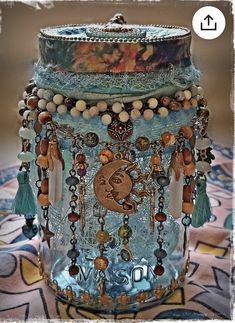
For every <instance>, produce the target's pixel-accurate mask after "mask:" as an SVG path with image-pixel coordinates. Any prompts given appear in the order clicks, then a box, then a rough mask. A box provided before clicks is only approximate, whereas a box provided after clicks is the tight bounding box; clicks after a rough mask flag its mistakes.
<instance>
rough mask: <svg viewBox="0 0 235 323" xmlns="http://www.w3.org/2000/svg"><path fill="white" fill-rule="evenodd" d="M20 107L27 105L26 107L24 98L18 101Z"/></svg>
mask: <svg viewBox="0 0 235 323" xmlns="http://www.w3.org/2000/svg"><path fill="white" fill-rule="evenodd" d="M18 107H19V108H25V107H26V104H25V102H24V100H20V101H19V102H18Z"/></svg>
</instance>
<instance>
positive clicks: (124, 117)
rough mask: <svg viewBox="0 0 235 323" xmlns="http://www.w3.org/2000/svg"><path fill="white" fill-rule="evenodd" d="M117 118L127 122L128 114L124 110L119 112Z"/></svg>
mask: <svg viewBox="0 0 235 323" xmlns="http://www.w3.org/2000/svg"><path fill="white" fill-rule="evenodd" d="M118 118H119V120H120V121H121V122H127V121H128V120H129V114H128V113H127V112H126V111H122V112H121V113H119V115H118Z"/></svg>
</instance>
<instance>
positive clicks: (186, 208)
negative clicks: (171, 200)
mask: <svg viewBox="0 0 235 323" xmlns="http://www.w3.org/2000/svg"><path fill="white" fill-rule="evenodd" d="M193 209H194V204H193V202H183V203H182V212H183V213H185V214H192V213H193Z"/></svg>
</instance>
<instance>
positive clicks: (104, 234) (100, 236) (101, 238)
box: [96, 230, 109, 244]
mask: <svg viewBox="0 0 235 323" xmlns="http://www.w3.org/2000/svg"><path fill="white" fill-rule="evenodd" d="M96 239H97V241H98V242H99V243H102V244H104V243H106V242H107V241H109V233H108V231H106V230H99V231H98V232H96Z"/></svg>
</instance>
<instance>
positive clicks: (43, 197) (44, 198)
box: [38, 193, 50, 206]
mask: <svg viewBox="0 0 235 323" xmlns="http://www.w3.org/2000/svg"><path fill="white" fill-rule="evenodd" d="M38 202H39V204H41V205H42V206H49V205H50V202H49V197H48V194H43V193H40V194H39V195H38Z"/></svg>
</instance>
